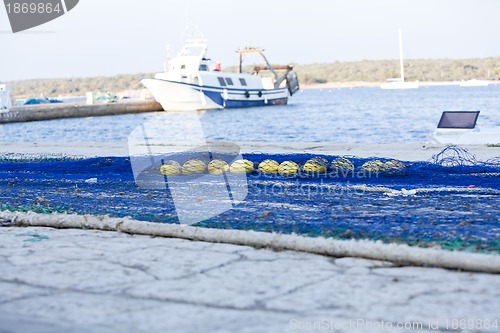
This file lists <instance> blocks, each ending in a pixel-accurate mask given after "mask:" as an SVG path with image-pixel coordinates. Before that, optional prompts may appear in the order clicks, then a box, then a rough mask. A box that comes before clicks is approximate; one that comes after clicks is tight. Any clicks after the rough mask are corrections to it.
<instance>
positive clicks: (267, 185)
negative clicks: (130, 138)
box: [0, 147, 500, 253]
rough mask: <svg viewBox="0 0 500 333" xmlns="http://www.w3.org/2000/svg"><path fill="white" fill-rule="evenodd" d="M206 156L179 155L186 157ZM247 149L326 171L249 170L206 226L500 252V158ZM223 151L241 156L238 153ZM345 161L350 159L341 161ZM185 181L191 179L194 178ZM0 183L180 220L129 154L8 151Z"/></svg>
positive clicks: (144, 216)
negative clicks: (144, 181) (409, 158)
mask: <svg viewBox="0 0 500 333" xmlns="http://www.w3.org/2000/svg"><path fill="white" fill-rule="evenodd" d="M196 157H197V156H196V154H195V153H184V154H176V155H175V158H176V160H177V161H178V162H179V164H181V165H182V163H184V162H186V161H189V160H192V159H194V158H196ZM243 157H244V158H245V159H248V160H250V161H252V162H253V163H254V166H255V167H256V168H257V167H258V165H259V164H260V163H261V162H263V161H264V160H268V159H271V160H274V161H276V162H277V163H278V164H280V163H283V162H285V161H293V162H295V163H297V164H298V165H299V166H300V167H301V168H302V169H303V168H304V165H305V164H307V162H308V161H310V160H311V159H315V160H316V161H319V160H322V159H325V160H326V163H325V164H324V166H325V168H324V170H321V172H304V171H302V170H301V171H299V172H298V173H296V174H292V175H287V176H283V175H280V174H271V175H270V174H265V173H264V172H262V171H258V170H256V171H254V172H253V173H251V174H249V175H248V176H247V178H248V195H247V197H246V199H245V200H243V201H242V202H241V203H239V204H237V205H236V206H234V207H233V208H232V209H230V210H228V211H226V212H224V213H222V214H220V215H217V216H215V217H212V218H210V219H207V220H204V221H201V222H198V223H197V224H196V225H197V226H202V227H208V228H223V229H236V230H256V231H264V232H276V233H285V234H292V233H294V234H299V235H303V236H309V237H333V238H338V239H372V240H382V241H384V242H398V243H399V242H400V243H406V244H412V245H418V246H441V247H444V248H450V249H460V250H466V251H483V252H496V253H499V252H500V222H499V219H500V210H499V207H500V181H499V180H500V159H498V158H497V159H491V160H489V161H478V160H476V158H475V157H474V156H473V155H471V154H469V153H468V152H467V151H466V150H464V149H460V148H456V147H448V148H447V149H445V150H444V151H442V152H441V153H440V154H437V155H436V156H433V157H432V158H431V159H430V160H429V161H421V162H406V161H394V160H390V159H381V158H356V157H353V156H330V155H312V154H281V155H277V154H258V153H256V154H246V155H244V156H243ZM170 158H172V156H168V155H166V156H165V157H164V159H165V160H168V159H170ZM217 158H219V159H221V160H224V159H225V160H226V162H228V164H231V162H232V158H233V156H229V155H228V156H225V155H224V154H219V155H218V156H217ZM339 160H340V161H343V162H342V163H340V164H339V163H337V164H332V162H333V161H339ZM346 160H347V161H348V162H346ZM318 163H320V164H321V163H322V162H318ZM339 165H340V167H339ZM339 169H340V170H339ZM159 170H160V165H155V166H153V167H151V168H150V169H149V171H148V172H150V173H152V174H156V175H157V174H158V173H159V172H160V171H159ZM94 177H95V178H97V179H96V180H94V181H89V179H91V178H94ZM183 184H184V185H183V186H186V188H187V189H188V188H189V186H191V185H190V181H189V180H184V181H183ZM0 189H1V190H0V207H1V209H3V210H7V209H8V210H18V211H19V210H21V211H22V210H30V211H37V212H46V213H48V212H68V213H78V214H94V215H104V214H107V215H110V216H114V217H125V216H130V217H132V218H134V219H137V220H142V221H151V222H159V223H178V218H177V214H176V210H175V205H174V201H173V199H172V195H171V193H170V191H169V190H168V187H167V188H166V189H143V188H140V187H138V186H137V184H136V182H135V179H134V175H133V172H132V168H131V161H130V159H129V158H125V157H103V158H92V159H81V160H69V159H60V158H56V159H45V160H22V159H15V160H9V159H4V160H1V161H0Z"/></svg>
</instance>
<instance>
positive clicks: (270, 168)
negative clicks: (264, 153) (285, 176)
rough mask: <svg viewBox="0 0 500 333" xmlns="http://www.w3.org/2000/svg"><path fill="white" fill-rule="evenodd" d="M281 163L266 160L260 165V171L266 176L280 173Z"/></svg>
mask: <svg viewBox="0 0 500 333" xmlns="http://www.w3.org/2000/svg"><path fill="white" fill-rule="evenodd" d="M279 166H280V165H279V163H278V162H276V161H274V160H264V161H262V162H261V163H260V164H259V170H260V171H261V172H262V173H264V174H266V175H275V174H277V173H278V168H279Z"/></svg>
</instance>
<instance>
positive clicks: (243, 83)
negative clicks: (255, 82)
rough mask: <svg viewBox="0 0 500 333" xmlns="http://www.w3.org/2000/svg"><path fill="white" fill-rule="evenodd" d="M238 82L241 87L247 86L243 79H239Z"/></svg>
mask: <svg viewBox="0 0 500 333" xmlns="http://www.w3.org/2000/svg"><path fill="white" fill-rule="evenodd" d="M240 83H241V85H242V86H243V87H246V86H247V81H246V80H245V79H240Z"/></svg>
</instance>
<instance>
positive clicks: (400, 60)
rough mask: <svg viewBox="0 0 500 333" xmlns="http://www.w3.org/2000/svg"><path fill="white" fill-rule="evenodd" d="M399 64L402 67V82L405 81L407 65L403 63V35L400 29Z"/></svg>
mask: <svg viewBox="0 0 500 333" xmlns="http://www.w3.org/2000/svg"><path fill="white" fill-rule="evenodd" d="M399 66H400V67H401V82H405V67H404V65H403V35H402V33H401V29H399Z"/></svg>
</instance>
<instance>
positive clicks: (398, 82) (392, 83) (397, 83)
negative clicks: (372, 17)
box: [380, 29, 418, 89]
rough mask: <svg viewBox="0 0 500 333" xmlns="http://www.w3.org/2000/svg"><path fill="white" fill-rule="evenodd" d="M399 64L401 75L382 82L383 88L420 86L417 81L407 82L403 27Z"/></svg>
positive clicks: (400, 35)
mask: <svg viewBox="0 0 500 333" xmlns="http://www.w3.org/2000/svg"><path fill="white" fill-rule="evenodd" d="M399 65H400V71H401V77H399V78H394V79H388V80H387V82H386V83H384V84H382V85H381V86H380V88H382V89H416V88H418V83H417V82H405V67H404V64H403V36H402V33H401V29H399Z"/></svg>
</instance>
